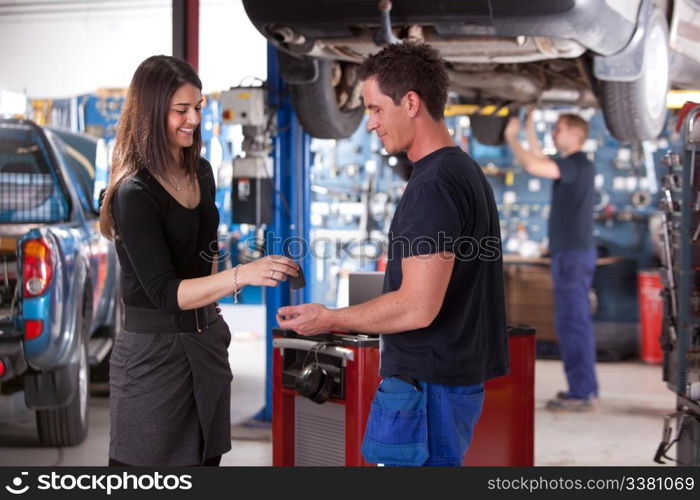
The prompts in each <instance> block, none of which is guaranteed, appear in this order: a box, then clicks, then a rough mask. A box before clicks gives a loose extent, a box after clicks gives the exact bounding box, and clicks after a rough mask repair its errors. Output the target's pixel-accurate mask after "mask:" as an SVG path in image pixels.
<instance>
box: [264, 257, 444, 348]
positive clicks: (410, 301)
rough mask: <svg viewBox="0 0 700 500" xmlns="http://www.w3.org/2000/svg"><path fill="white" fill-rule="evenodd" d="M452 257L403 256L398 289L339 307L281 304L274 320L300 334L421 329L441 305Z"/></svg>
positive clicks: (429, 321)
mask: <svg viewBox="0 0 700 500" xmlns="http://www.w3.org/2000/svg"><path fill="white" fill-rule="evenodd" d="M454 258H455V257H454V254H452V253H450V252H442V253H437V254H430V255H422V256H415V257H407V258H404V259H403V260H402V261H401V271H402V274H403V280H402V282H401V287H400V288H399V289H398V290H396V291H394V292H389V293H386V294H383V295H380V296H379V297H376V298H374V299H372V300H369V301H367V302H364V303H362V304H358V305H356V306H350V307H344V308H341V309H326V308H325V307H323V306H321V305H319V304H302V305H299V306H288V307H283V308H281V309H280V311H279V313H278V317H277V319H278V322H279V324H280V327H282V328H288V329H290V330H294V331H296V332H297V333H300V334H302V335H314V334H316V333H320V332H323V331H329V330H334V331H357V332H367V333H382V334H387V333H398V332H405V331H409V330H415V329H418V328H424V327H426V326H428V325H430V324H431V323H432V322H433V321H434V320H435V318H436V317H437V315H438V313H439V312H440V309H441V308H442V303H443V300H444V298H445V293H446V291H447V286H448V284H449V282H450V277H451V276H452V269H453V268H454Z"/></svg>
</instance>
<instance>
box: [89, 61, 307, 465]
mask: <svg viewBox="0 0 700 500" xmlns="http://www.w3.org/2000/svg"><path fill="white" fill-rule="evenodd" d="M201 89H202V84H201V82H200V80H199V77H198V76H197V74H196V73H195V71H194V69H192V67H191V66H189V65H188V64H187V63H185V62H183V61H180V60H178V59H175V58H173V57H168V56H153V57H150V58H148V59H146V60H145V61H144V62H143V63H141V65H140V66H139V67H138V69H137V70H136V73H135V74H134V77H133V79H132V81H131V85H130V87H129V91H128V93H127V96H126V101H125V103H124V111H123V114H122V117H121V119H120V121H119V127H118V131H117V141H116V146H115V149H114V155H113V162H112V163H113V165H112V174H111V177H110V182H109V186H108V188H107V191H106V193H105V197H104V201H103V207H102V211H101V215H100V228H101V231H102V233H103V234H104V235H105V236H107V237H108V238H114V241H115V246H116V250H117V255H118V257H119V262H120V264H121V268H122V281H121V286H122V298H123V301H124V311H125V318H124V331H123V333H122V334H121V335H119V337H117V339H116V342H115V345H114V348H113V351H112V357H111V361H110V391H111V392H110V418H111V429H110V449H109V458H110V460H109V463H110V465H218V464H219V462H220V460H221V455H222V454H223V453H225V452H227V451H228V450H229V449H230V448H231V439H230V414H229V405H230V384H231V378H232V376H231V368H230V367H229V363H228V352H227V347H228V344H229V343H230V341H231V334H230V332H229V330H228V327H227V326H226V323H224V321H223V320H222V319H221V318H220V317H219V315H218V312H217V310H216V307H215V305H214V302H215V301H216V300H218V299H219V298H221V297H223V296H225V295H230V294H234V296H235V295H237V294H238V293H239V292H240V290H241V288H243V287H244V286H246V285H265V286H276V285H277V284H278V283H279V281H283V280H286V279H287V276H289V275H291V276H297V269H298V266H297V265H296V264H295V263H294V262H292V261H291V260H289V259H287V258H285V257H274V256H272V257H266V258H264V259H261V260H259V261H256V262H253V263H250V264H246V265H240V266H237V267H235V268H234V269H228V270H225V271H222V272H219V273H216V272H214V271H215V262H216V254H217V249H218V245H217V227H218V225H219V216H218V212H217V209H216V207H215V205H214V194H215V185H214V176H213V173H212V169H211V166H210V165H209V163H208V162H207V161H206V160H204V159H202V158H201V157H200V150H201V144H202V140H201V133H200V129H199V123H200V120H201V109H202V93H201ZM212 249H213V251H212Z"/></svg>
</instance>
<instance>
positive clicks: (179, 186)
mask: <svg viewBox="0 0 700 500" xmlns="http://www.w3.org/2000/svg"><path fill="white" fill-rule="evenodd" d="M189 179H190V174H186V175H185V184H186V183H188V182H189ZM168 182H170V185H171V186H172V187H174V188H175V191H177V192H180V189H182V179H178V181H177V183H174V182H173V181H172V180H170V179H168Z"/></svg>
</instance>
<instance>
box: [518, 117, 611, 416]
mask: <svg viewBox="0 0 700 500" xmlns="http://www.w3.org/2000/svg"><path fill="white" fill-rule="evenodd" d="M519 131H520V125H519V122H518V118H516V117H513V118H511V119H510V121H509V122H508V125H507V126H506V129H505V137H506V141H507V142H508V144H509V145H510V147H511V148H512V150H513V153H514V154H515V158H516V160H517V161H518V163H520V164H521V165H522V166H523V168H524V169H525V171H526V172H527V173H529V174H530V175H534V176H537V177H545V178H548V179H554V183H553V185H552V209H551V211H550V216H549V251H550V253H551V257H552V281H553V283H554V301H555V327H556V332H557V337H558V339H559V351H560V353H561V358H562V360H563V362H564V371H565V372H566V379H567V382H568V385H569V389H568V391H561V392H559V393H557V395H556V397H555V398H554V399H551V400H549V401H548V402H547V405H546V407H547V409H549V410H551V411H577V412H580V411H590V410H593V409H595V407H596V403H597V397H598V382H597V380H596V374H595V336H594V333H593V322H592V320H591V311H590V307H589V303H588V290H589V289H590V287H591V283H592V281H593V273H594V271H595V260H596V250H595V243H594V240H593V205H594V197H595V193H594V182H593V181H594V177H595V167H594V166H593V164H592V163H591V162H590V161H589V160H588V158H587V157H586V154H585V153H583V152H582V151H581V148H582V147H583V143H584V142H585V141H586V138H587V137H588V123H586V121H585V120H584V119H583V118H581V117H580V116H577V115H573V114H565V115H562V116H560V117H559V119H558V120H557V123H556V125H555V127H554V131H553V133H552V137H553V139H554V144H555V146H556V148H557V151H558V152H559V155H560V156H559V157H558V158H557V159H552V158H549V157H547V156H545V155H544V153H543V152H542V150H541V149H540V146H539V142H538V140H537V133H536V132H535V125H534V122H533V119H532V109H530V110H529V111H528V114H527V118H526V125H525V132H526V136H527V142H528V144H529V150H526V149H523V147H522V146H521V145H520V143H519V142H518V132H519Z"/></svg>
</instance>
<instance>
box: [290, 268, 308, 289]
mask: <svg viewBox="0 0 700 500" xmlns="http://www.w3.org/2000/svg"><path fill="white" fill-rule="evenodd" d="M305 286H306V280H305V279H304V271H302V269H301V266H299V276H296V277H294V276H290V277H289V287H290V288H291V289H292V290H298V289H299V288H304V287H305Z"/></svg>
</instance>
